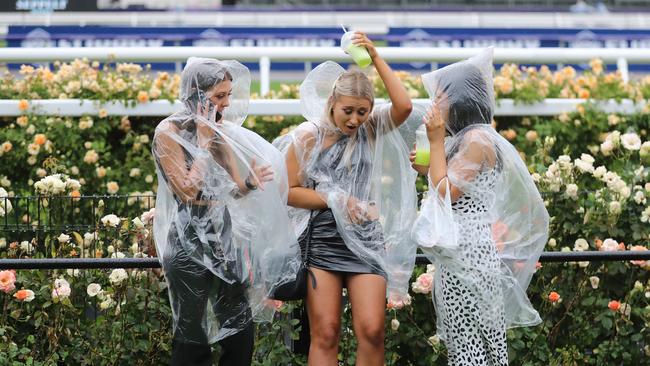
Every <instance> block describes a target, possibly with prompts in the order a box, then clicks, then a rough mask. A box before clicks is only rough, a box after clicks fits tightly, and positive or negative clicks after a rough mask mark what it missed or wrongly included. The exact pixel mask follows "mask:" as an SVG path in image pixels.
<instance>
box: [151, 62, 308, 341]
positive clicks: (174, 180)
mask: <svg viewBox="0 0 650 366" xmlns="http://www.w3.org/2000/svg"><path fill="white" fill-rule="evenodd" d="M223 82H230V83H231V85H232V91H231V95H230V101H229V105H227V106H226V108H225V110H223V115H222V113H220V112H219V110H218V108H217V107H216V106H215V105H214V104H213V103H212V102H211V101H210V97H212V96H213V95H212V93H215V90H216V89H214V88H213V87H214V86H215V85H221V83H223ZM249 89H250V74H249V71H248V69H247V68H246V67H245V66H244V65H242V64H240V63H239V62H236V61H218V60H214V59H202V58H190V59H188V62H187V65H186V66H185V68H184V70H183V73H182V76H181V91H180V100H181V101H182V102H183V105H184V108H183V110H182V111H180V112H178V113H175V114H173V115H171V116H169V117H167V118H166V119H164V120H163V121H162V122H160V124H159V125H158V126H157V128H156V132H155V136H154V142H153V156H154V158H155V162H156V168H157V172H158V193H157V198H156V214H155V221H154V238H155V243H156V249H157V253H158V257H159V258H160V261H161V263H162V266H163V269H164V271H165V276H166V279H167V283H168V285H169V294H170V300H171V305H172V311H173V317H174V319H173V321H174V337H175V339H177V340H178V341H180V342H183V343H203V344H205V343H213V342H215V341H217V340H220V339H222V338H224V337H227V336H229V335H232V334H234V333H236V332H238V331H240V330H242V329H244V328H245V327H246V326H249V324H250V321H251V320H253V319H258V320H265V319H266V320H270V317H271V316H272V307H269V304H270V303H269V301H268V300H267V296H268V294H269V293H270V292H271V291H272V289H273V288H274V286H276V285H278V284H280V283H284V282H287V281H290V280H293V279H294V278H295V275H296V272H297V270H298V268H299V265H300V253H299V247H298V245H297V241H296V237H295V235H294V233H293V230H292V228H291V226H290V223H289V217H288V214H287V209H286V200H287V193H288V184H287V179H286V165H285V161H284V156H283V155H282V154H281V153H280V152H279V151H278V150H277V149H275V148H274V147H273V146H272V145H271V144H269V143H268V142H267V141H266V140H264V139H263V138H262V137H260V136H258V135H257V134H255V133H253V132H251V131H249V130H247V129H245V128H243V127H241V124H242V122H243V121H244V119H245V118H246V114H247V111H248V99H249ZM227 93H228V90H225V91H222V94H227ZM222 97H223V95H222ZM263 166H267V167H270V168H271V169H272V171H273V173H274V174H273V178H272V180H270V181H266V182H263V183H262V185H263V186H262V187H258V189H249V186H253V188H254V187H255V186H256V185H258V186H259V179H258V178H259V175H258V174H255V173H254V171H255V170H256V169H259V168H260V167H263Z"/></svg>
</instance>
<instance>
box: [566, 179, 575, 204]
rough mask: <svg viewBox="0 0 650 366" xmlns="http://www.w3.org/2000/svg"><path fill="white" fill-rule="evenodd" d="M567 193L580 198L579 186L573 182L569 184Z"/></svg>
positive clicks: (573, 197)
mask: <svg viewBox="0 0 650 366" xmlns="http://www.w3.org/2000/svg"><path fill="white" fill-rule="evenodd" d="M566 195H567V196H569V198H571V199H574V200H575V199H578V186H577V185H575V184H573V183H571V184H567V186H566Z"/></svg>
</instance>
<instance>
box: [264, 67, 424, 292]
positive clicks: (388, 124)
mask: <svg viewBox="0 0 650 366" xmlns="http://www.w3.org/2000/svg"><path fill="white" fill-rule="evenodd" d="M344 71H345V70H344V69H343V68H342V67H341V66H340V65H338V64H336V63H334V62H332V61H327V62H324V63H322V64H320V65H319V66H318V67H316V68H315V69H314V70H312V71H311V72H310V73H309V75H308V76H307V78H306V79H305V80H304V81H303V83H302V84H301V86H300V101H301V108H302V114H303V116H304V117H305V119H306V120H307V121H306V122H303V123H302V124H300V125H299V126H298V127H296V128H295V129H294V130H292V131H291V132H290V133H289V134H287V135H285V136H281V137H279V138H278V139H276V140H275V141H274V142H273V144H274V145H275V146H276V147H278V148H279V149H280V150H281V151H283V152H284V153H285V154H287V153H288V152H289V151H291V149H290V147H293V151H294V152H295V154H296V157H297V161H298V163H299V166H300V172H299V175H300V179H301V182H302V186H303V187H308V188H315V190H316V192H318V193H319V194H320V196H321V198H322V199H323V201H325V202H326V203H327V205H328V207H329V208H330V209H331V210H332V213H333V215H334V218H335V220H336V225H337V229H338V231H339V233H340V234H341V237H342V238H343V240H344V242H345V244H346V245H347V247H348V248H349V249H350V250H351V251H352V252H353V253H354V254H355V255H357V256H358V257H359V258H360V259H361V260H363V261H365V262H366V263H368V264H369V265H370V266H372V268H373V269H375V270H377V271H378V272H380V273H384V274H386V277H387V297H389V298H390V297H394V298H400V297H403V296H406V295H407V293H408V284H409V279H410V277H411V274H412V272H413V266H414V264H415V254H416V244H415V242H414V241H413V240H412V239H411V237H410V235H409V233H410V229H411V225H412V223H413V221H414V220H415V213H416V209H417V196H416V191H415V178H416V173H415V172H413V171H412V169H411V168H410V163H409V161H408V153H409V149H408V147H407V145H406V143H405V138H404V137H406V138H407V139H409V138H410V140H411V141H412V140H413V138H414V131H415V127H414V123H413V120H412V119H411V118H409V119H408V120H407V121H405V122H404V123H403V124H402V125H401V126H400V128H399V129H397V128H395V125H394V123H393V121H392V120H391V117H390V107H391V106H390V104H385V105H380V106H375V107H374V108H373V110H372V112H371V115H370V116H369V118H368V120H367V121H366V122H365V123H364V124H363V125H362V126H360V127H359V129H358V130H357V131H356V132H355V133H354V135H352V136H346V135H344V134H342V133H341V132H340V130H339V129H338V128H337V127H336V126H335V125H334V123H333V121H331V120H330V117H329V116H328V115H327V112H326V106H327V100H328V98H330V96H331V95H332V92H333V88H334V85H335V82H336V81H337V79H338V77H339V76H340V75H341V74H342V73H343V72H344ZM420 112H421V111H420ZM416 120H418V121H419V120H420V119H419V118H416ZM403 135H404V136H403ZM331 136H338V140H337V141H336V142H335V143H334V144H333V145H331V146H325V141H326V140H327V139H330V138H331ZM353 202H356V204H355V203H353ZM350 210H361V211H362V212H364V214H365V218H366V220H364V221H363V222H354V221H353V220H352V219H351V214H350ZM289 212H290V216H291V219H292V223H293V225H294V229H295V233H296V235H300V233H302V232H303V231H304V230H305V228H306V227H307V223H308V221H309V218H310V210H306V209H300V208H294V207H290V208H289Z"/></svg>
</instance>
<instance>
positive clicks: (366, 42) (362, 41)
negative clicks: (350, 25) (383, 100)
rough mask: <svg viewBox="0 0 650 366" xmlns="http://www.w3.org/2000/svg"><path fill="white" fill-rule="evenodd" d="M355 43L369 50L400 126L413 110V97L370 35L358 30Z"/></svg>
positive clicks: (395, 119)
mask: <svg viewBox="0 0 650 366" xmlns="http://www.w3.org/2000/svg"><path fill="white" fill-rule="evenodd" d="M352 42H353V43H354V44H355V45H358V46H363V47H365V48H366V49H367V50H368V53H369V54H370V58H371V59H372V63H373V64H374V65H375V70H377V74H379V77H380V78H381V80H382V81H383V82H384V85H385V86H386V91H387V92H388V97H389V98H390V101H391V103H392V106H391V110H390V116H391V119H392V120H393V123H394V124H395V127H398V126H400V125H401V124H402V123H404V121H406V119H407V118H408V116H409V115H410V114H411V111H412V110H413V104H412V103H411V98H410V97H409V95H408V92H407V91H406V88H405V87H404V85H403V84H402V82H401V81H400V80H399V78H398V77H397V76H396V75H395V73H394V72H393V70H392V69H391V68H390V66H388V64H387V63H386V61H384V59H383V58H381V56H379V54H378V53H377V49H376V48H375V45H374V44H373V43H372V41H371V40H370V39H369V38H368V36H367V35H366V34H365V33H363V32H356V34H355V38H354V39H353V40H352Z"/></svg>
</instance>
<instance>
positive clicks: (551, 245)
mask: <svg viewBox="0 0 650 366" xmlns="http://www.w3.org/2000/svg"><path fill="white" fill-rule="evenodd" d="M548 246H549V247H551V248H555V247H556V246H557V241H556V240H555V239H553V238H550V239H549V240H548Z"/></svg>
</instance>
